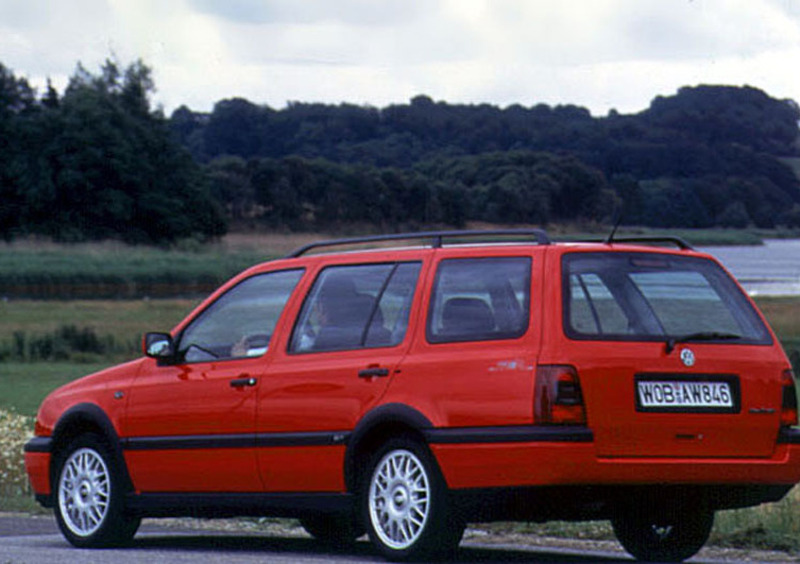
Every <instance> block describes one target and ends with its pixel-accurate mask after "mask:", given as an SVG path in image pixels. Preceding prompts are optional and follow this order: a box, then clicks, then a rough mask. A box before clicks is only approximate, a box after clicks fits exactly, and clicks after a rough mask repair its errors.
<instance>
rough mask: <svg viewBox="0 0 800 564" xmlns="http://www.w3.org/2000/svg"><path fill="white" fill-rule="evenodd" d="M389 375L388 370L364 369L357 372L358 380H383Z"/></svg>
mask: <svg viewBox="0 0 800 564" xmlns="http://www.w3.org/2000/svg"><path fill="white" fill-rule="evenodd" d="M388 375H389V369H388V368H378V367H373V368H365V369H364V370H359V371H358V377H359V378H376V377H377V378H384V377H386V376H388Z"/></svg>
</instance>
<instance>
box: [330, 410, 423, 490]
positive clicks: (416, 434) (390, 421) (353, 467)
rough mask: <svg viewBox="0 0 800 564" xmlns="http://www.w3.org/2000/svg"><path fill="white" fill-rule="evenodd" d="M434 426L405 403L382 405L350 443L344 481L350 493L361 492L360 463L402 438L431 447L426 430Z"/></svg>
mask: <svg viewBox="0 0 800 564" xmlns="http://www.w3.org/2000/svg"><path fill="white" fill-rule="evenodd" d="M432 427H433V424H432V423H431V421H430V420H429V419H428V418H427V417H425V415H423V414H422V413H420V412H419V411H417V410H416V409H414V408H413V407H409V406H407V405H405V404H401V403H390V404H386V405H382V406H380V407H377V408H375V409H373V410H372V411H370V412H368V413H367V414H366V415H365V416H364V417H363V418H362V419H361V421H359V423H358V425H356V428H355V429H354V430H353V432H352V434H351V435H350V438H349V439H348V441H347V451H346V453H345V462H344V479H345V486H346V488H347V490H348V491H350V492H356V491H358V484H359V481H360V479H361V472H363V464H359V460H361V459H362V458H363V457H364V456H368V455H369V454H370V453H371V452H374V450H375V449H376V448H377V447H378V446H379V445H380V444H381V443H383V442H384V441H386V440H387V439H389V438H390V437H395V436H399V435H405V436H411V437H413V438H415V439H417V440H419V441H420V442H421V443H422V444H425V445H427V441H426V440H425V430H426V429H430V428H432Z"/></svg>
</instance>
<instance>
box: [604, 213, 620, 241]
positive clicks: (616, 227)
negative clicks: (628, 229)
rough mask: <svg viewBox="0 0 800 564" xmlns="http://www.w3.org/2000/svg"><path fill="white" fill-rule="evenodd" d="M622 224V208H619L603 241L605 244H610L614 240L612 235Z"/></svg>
mask: <svg viewBox="0 0 800 564" xmlns="http://www.w3.org/2000/svg"><path fill="white" fill-rule="evenodd" d="M621 224H622V209H621V208H620V210H619V212H617V221H615V222H614V227H613V228H612V229H611V233H609V234H608V237H606V240H605V241H604V243H605V244H606V245H610V244H611V243H613V242H614V235H616V234H617V229H619V226H620V225H621Z"/></svg>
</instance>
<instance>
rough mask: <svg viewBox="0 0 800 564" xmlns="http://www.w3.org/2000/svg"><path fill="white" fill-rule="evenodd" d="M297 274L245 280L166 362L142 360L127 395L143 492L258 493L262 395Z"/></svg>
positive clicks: (129, 443)
mask: <svg viewBox="0 0 800 564" xmlns="http://www.w3.org/2000/svg"><path fill="white" fill-rule="evenodd" d="M302 273H303V271H302V270H301V269H294V270H282V271H277V272H267V273H261V274H256V275H253V276H250V277H248V278H245V279H244V280H242V281H241V282H239V283H238V284H236V285H234V286H233V287H232V288H230V289H229V290H228V291H226V292H224V293H223V294H222V295H221V296H220V297H219V298H218V299H216V300H215V301H213V302H212V303H210V304H209V305H208V306H207V307H206V308H204V309H203V310H202V311H201V312H200V313H199V314H198V315H197V316H196V317H195V318H194V319H193V320H191V321H190V322H189V323H188V324H187V325H186V326H185V328H184V329H183V330H182V331H181V332H180V334H179V335H177V336H176V339H175V342H176V351H177V358H176V359H175V361H174V362H171V363H170V364H169V365H163V362H162V363H159V361H157V360H155V359H149V358H148V359H146V360H145V361H144V364H143V365H142V368H141V370H140V372H139V374H138V376H137V377H136V379H135V380H134V382H133V385H132V387H131V389H130V391H129V397H128V407H127V413H126V418H125V421H124V432H123V435H124V436H125V437H126V438H125V439H124V441H125V442H124V447H125V456H126V460H127V462H128V467H129V470H130V473H131V477H132V479H133V482H134V485H135V487H136V489H137V490H139V491H142V492H156V491H158V492H215V491H228V492H236V491H239V492H248V491H249V492H254V491H260V490H261V481H260V478H259V474H258V471H257V466H256V458H255V453H254V447H255V440H254V437H255V435H254V433H255V422H256V392H257V389H258V387H259V385H260V383H261V381H262V380H263V378H264V375H265V373H266V371H267V367H268V366H269V362H270V358H271V351H270V343H271V341H272V340H273V334H274V333H275V331H276V329H278V328H279V327H280V320H281V313H282V311H283V309H284V306H285V305H286V303H287V301H288V300H289V298H290V296H291V294H292V291H293V290H294V288H295V287H296V285H297V283H298V281H299V280H300V278H301V276H302Z"/></svg>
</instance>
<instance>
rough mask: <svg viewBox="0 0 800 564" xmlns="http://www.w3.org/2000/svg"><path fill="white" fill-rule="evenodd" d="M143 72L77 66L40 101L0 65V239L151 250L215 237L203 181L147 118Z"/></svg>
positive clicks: (217, 217) (216, 223) (214, 217)
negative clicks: (28, 237)
mask: <svg viewBox="0 0 800 564" xmlns="http://www.w3.org/2000/svg"><path fill="white" fill-rule="evenodd" d="M152 90H153V84H152V81H151V78H150V70H149V69H148V68H147V67H146V66H144V65H143V64H142V63H140V62H139V63H135V64H132V65H130V66H129V67H128V68H127V69H125V70H124V71H121V70H120V69H119V68H118V66H117V65H116V64H115V63H114V62H111V61H108V62H106V64H105V66H103V68H102V70H101V73H100V74H99V75H93V74H91V73H89V72H87V71H86V70H85V69H83V68H82V67H80V66H79V67H78V70H77V71H76V73H75V74H74V76H73V77H72V78H71V80H70V83H69V86H68V87H67V89H66V91H65V92H64V95H63V96H61V97H59V95H58V93H57V92H56V91H55V90H54V89H53V88H48V91H47V93H46V94H45V95H44V97H42V98H41V99H37V97H36V96H35V94H34V92H33V90H32V89H31V88H30V86H29V85H28V83H27V82H26V81H25V80H24V79H17V78H14V76H13V74H12V73H11V72H10V71H9V70H7V69H6V68H5V67H3V66H2V65H0V139H2V150H1V151H0V236H4V237H6V238H11V237H14V236H16V235H20V234H43V235H47V236H51V237H53V238H55V239H57V240H66V241H79V240H86V239H106V238H116V239H122V240H125V241H127V242H134V243H139V242H144V243H158V242H163V241H173V240H176V239H179V238H185V237H189V236H201V237H213V236H216V235H220V234H222V233H224V231H225V219H224V216H223V213H222V210H221V207H220V206H219V204H218V203H217V202H216V201H215V200H214V199H213V198H212V197H211V196H210V193H209V191H208V187H207V184H206V179H205V176H204V174H203V172H202V170H201V169H200V167H199V166H198V165H197V164H196V163H195V162H194V161H193V160H192V158H191V156H190V155H189V154H188V152H187V151H185V150H184V149H183V148H182V147H181V146H180V145H179V144H178V143H176V142H175V141H174V139H173V138H172V135H171V133H170V131H169V128H168V123H167V120H166V119H165V118H164V117H163V116H162V115H161V114H160V113H159V112H153V111H151V110H150V103H149V100H148V96H149V94H150V93H151V92H152Z"/></svg>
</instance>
